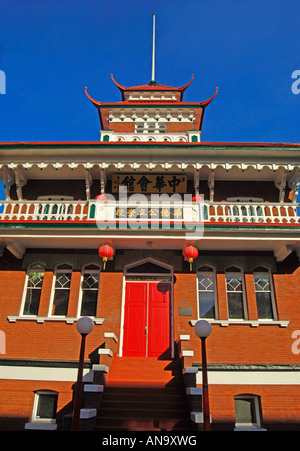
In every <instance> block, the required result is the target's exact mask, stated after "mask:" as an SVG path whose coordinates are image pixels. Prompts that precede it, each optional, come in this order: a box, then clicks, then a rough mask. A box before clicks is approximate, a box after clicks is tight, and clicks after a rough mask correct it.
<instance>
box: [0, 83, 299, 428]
mask: <svg viewBox="0 0 300 451" xmlns="http://www.w3.org/2000/svg"><path fill="white" fill-rule="evenodd" d="M112 80H113V82H114V83H115V84H116V87H117V88H118V89H119V91H120V93H121V101H119V102H115V103H102V102H99V101H96V100H94V99H93V98H92V97H91V96H90V94H89V93H88V91H87V88H86V95H87V97H88V99H89V101H90V102H91V103H92V105H93V106H94V107H95V108H96V110H97V111H98V115H99V119H100V126H101V130H100V140H99V141H98V142H43V143H40V142H22V143H18V142H16V143H0V155H1V177H2V180H3V182H4V189H5V196H6V200H5V201H3V202H2V207H1V214H0V226H1V252H2V256H1V259H0V287H1V290H0V296H1V299H0V312H1V313H0V321H1V322H0V330H1V336H0V338H1V348H0V351H1V354H0V384H1V389H0V397H1V403H0V409H1V412H0V429H2V430H24V429H42V430H46V429H53V430H68V429H70V421H71V416H72V409H73V391H74V384H75V382H76V377H77V367H78V355H79V347H80V336H79V334H78V333H77V332H76V323H77V321H78V319H79V318H80V317H81V316H89V317H90V318H92V320H93V322H94V329H93V331H92V333H91V334H90V335H89V336H88V337H87V349H86V355H85V363H84V382H85V386H84V398H83V404H82V409H81V428H82V429H88V430H92V429H96V430H117V429H120V430H154V431H155V430H156V431H159V430H180V429H181V430H201V428H202V424H203V415H202V386H201V384H202V379H201V349H200V341H199V339H198V338H197V337H196V335H195V333H194V330H193V328H194V325H195V323H196V321H197V320H198V319H206V320H207V321H209V322H210V324H211V326H212V334H211V336H210V337H209V338H208V339H207V358H208V381H209V398H210V415H211V428H212V430H245V429H246V430H247V429H257V430H280V429H284V430H286V429H290V430H299V428H300V405H299V401H298V400H299V396H300V378H299V376H300V362H299V353H300V345H298V337H300V308H299V288H298V287H299V283H300V269H299V255H300V241H299V226H300V216H299V204H298V203H297V197H298V186H299V180H300V145H299V144H270V143H213V142H202V141H201V131H202V126H203V121H204V114H205V113H206V108H208V106H209V105H210V103H211V102H212V101H213V100H214V98H215V96H216V95H217V91H218V90H216V92H215V93H214V94H213V95H212V97H210V98H209V99H208V100H205V101H201V102H184V100H183V97H184V92H185V90H186V89H187V88H188V87H189V85H190V84H191V82H192V80H193V79H192V80H191V81H190V82H189V83H188V84H187V85H184V86H182V87H179V88H178V87H170V86H165V85H160V84H157V83H156V82H154V81H151V82H150V83H149V84H146V85H141V86H134V87H130V88H127V87H124V86H122V85H120V84H118V83H117V82H116V81H115V80H114V78H113V76H112ZM190 89H191V88H190ZM212 105H213V102H212ZM212 105H210V106H209V108H211V107H212ZM206 114H208V113H206ZM101 246H106V247H107V248H109V249H110V250H111V251H112V255H110V256H109V257H108V258H107V261H106V257H105V258H103V256H100V255H99V252H98V251H99V248H100V247H101ZM187 248H189V249H192V250H193V251H195V252H196V253H194V254H193V256H190V257H187V253H186V250H187ZM191 255H192V254H191Z"/></svg>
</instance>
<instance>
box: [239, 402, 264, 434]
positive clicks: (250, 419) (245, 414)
mask: <svg viewBox="0 0 300 451" xmlns="http://www.w3.org/2000/svg"><path fill="white" fill-rule="evenodd" d="M234 406H235V430H236V431H239V430H245V431H246V430H258V429H260V430H261V407H260V397H259V396H256V395H251V394H247V395H237V396H235V398H234Z"/></svg>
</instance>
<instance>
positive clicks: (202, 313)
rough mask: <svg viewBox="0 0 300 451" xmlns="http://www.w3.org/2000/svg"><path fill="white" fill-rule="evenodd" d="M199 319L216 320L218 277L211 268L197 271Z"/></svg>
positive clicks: (206, 267)
mask: <svg viewBox="0 0 300 451" xmlns="http://www.w3.org/2000/svg"><path fill="white" fill-rule="evenodd" d="M197 289H198V290H197V291H198V308H199V315H198V316H199V318H211V319H215V318H216V316H217V315H216V277H215V271H214V269H213V268H212V267H211V266H201V267H199V268H198V270H197Z"/></svg>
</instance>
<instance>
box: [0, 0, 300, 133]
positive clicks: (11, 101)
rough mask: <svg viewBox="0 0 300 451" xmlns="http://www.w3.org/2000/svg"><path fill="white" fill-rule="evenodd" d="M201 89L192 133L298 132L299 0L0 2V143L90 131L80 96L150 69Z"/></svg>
mask: <svg viewBox="0 0 300 451" xmlns="http://www.w3.org/2000/svg"><path fill="white" fill-rule="evenodd" d="M153 13H155V14H156V81H157V82H158V83H162V84H167V85H171V86H181V85H183V84H185V83H186V82H187V81H189V80H190V77H191V75H192V74H195V78H194V81H193V83H192V84H191V85H190V87H189V88H188V89H187V91H186V94H185V100H187V101H201V100H205V99H207V98H209V97H210V96H211V95H212V94H213V93H214V92H215V88H216V86H218V87H219V93H218V95H217V97H216V98H215V99H214V101H213V103H211V104H210V105H209V107H208V108H207V111H206V116H205V120H204V126H203V133H202V141H229V142H230V141H231V142H233V141H238V142H249V141H250V142H299V119H300V94H298V95H295V94H293V92H292V89H291V86H292V83H293V81H294V80H293V79H292V78H291V76H292V73H293V72H294V71H295V70H300V50H299V49H300V47H299V45H300V27H299V23H300V2H299V1H298V0H184V1H183V0H160V1H158V0H127V1H126V0H9V1H7V0H0V40H1V53H0V70H2V71H4V72H5V75H6V94H5V95H0V141H76V140H87V141H90V140H91V141H92V140H98V139H99V120H98V116H97V112H96V110H95V109H94V107H93V106H92V105H91V103H90V102H89V101H88V99H87V98H86V96H85V94H84V87H85V86H87V87H88V90H89V93H90V95H92V97H94V98H95V99H97V100H99V101H104V102H105V101H119V100H120V93H119V90H118V89H117V88H116V87H115V85H114V84H113V83H112V81H111V78H110V74H111V73H113V74H114V77H115V78H116V80H117V81H118V82H119V83H120V84H123V85H125V86H132V85H136V84H144V83H148V82H149V81H150V79H151V51H152V14H153Z"/></svg>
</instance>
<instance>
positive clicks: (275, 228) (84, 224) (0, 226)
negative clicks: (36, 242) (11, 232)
mask: <svg viewBox="0 0 300 451" xmlns="http://www.w3.org/2000/svg"><path fill="white" fill-rule="evenodd" d="M0 229H34V230H36V229H94V230H97V229H98V230H111V231H114V230H132V229H131V227H130V225H129V224H127V228H126V229H125V228H124V227H123V226H122V227H119V224H116V227H115V228H110V227H107V228H105V229H99V228H98V226H97V224H96V222H94V221H91V222H82V223H74V224H72V223H63V222H62V223H50V222H49V223H46V222H43V223H29V224H28V223H25V222H22V223H20V222H14V223H0ZM147 229H149V230H152V231H156V230H176V231H178V232H180V231H185V230H187V231H190V232H192V231H193V230H191V229H189V228H187V229H186V228H185V227H184V225H183V227H182V228H181V229H178V228H176V227H175V225H174V224H171V225H170V228H169V229H165V228H163V224H159V227H158V228H150V227H148V228H147ZM147 229H146V228H145V229H143V228H139V229H134V231H135V230H147ZM204 230H207V231H210V230H227V231H230V230H237V231H249V230H250V231H256V232H257V231H262V230H263V231H264V232H275V231H278V230H279V231H281V230H282V231H298V232H300V224H296V225H293V226H280V225H276V226H273V227H270V226H269V224H265V225H264V224H262V225H259V226H257V225H254V226H253V225H251V224H249V225H246V224H243V225H240V226H239V225H237V224H232V225H228V224H204Z"/></svg>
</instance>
